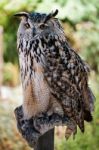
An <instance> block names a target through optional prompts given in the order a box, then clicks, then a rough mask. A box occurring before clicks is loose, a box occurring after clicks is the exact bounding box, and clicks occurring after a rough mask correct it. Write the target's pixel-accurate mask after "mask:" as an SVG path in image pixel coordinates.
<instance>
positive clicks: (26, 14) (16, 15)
mask: <svg viewBox="0 0 99 150" xmlns="http://www.w3.org/2000/svg"><path fill="white" fill-rule="evenodd" d="M14 16H15V17H26V18H28V17H29V13H27V12H19V13H16V14H14Z"/></svg>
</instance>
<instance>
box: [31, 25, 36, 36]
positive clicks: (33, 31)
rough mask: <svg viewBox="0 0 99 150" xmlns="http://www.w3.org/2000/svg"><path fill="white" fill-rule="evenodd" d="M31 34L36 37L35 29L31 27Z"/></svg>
mask: <svg viewBox="0 0 99 150" xmlns="http://www.w3.org/2000/svg"><path fill="white" fill-rule="evenodd" d="M32 34H33V36H35V35H36V28H35V27H33V29H32Z"/></svg>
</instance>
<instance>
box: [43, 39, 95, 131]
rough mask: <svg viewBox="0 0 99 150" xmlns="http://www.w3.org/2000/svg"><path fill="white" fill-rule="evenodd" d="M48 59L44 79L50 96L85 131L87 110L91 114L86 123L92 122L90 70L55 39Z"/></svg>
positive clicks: (62, 42)
mask: <svg viewBox="0 0 99 150" xmlns="http://www.w3.org/2000/svg"><path fill="white" fill-rule="evenodd" d="M45 58H46V59H45V60H46V65H45V69H44V75H45V78H46V81H47V83H48V85H49V87H50V91H51V93H52V94H53V95H54V96H55V97H56V98H57V100H58V101H59V102H60V103H61V105H62V106H63V109H64V112H65V113H66V114H67V115H68V116H70V117H73V118H74V119H75V121H76V123H77V124H78V125H79V127H80V128H81V130H82V131H83V130H84V118H85V116H84V115H85V114H84V112H85V110H86V111H87V112H88V113H89V116H87V117H86V120H87V119H89V120H91V119H92V117H91V114H90V101H91V100H90V99H92V97H90V96H89V95H91V94H90V90H89V88H88V83H87V80H88V70H86V68H87V66H86V65H85V63H84V62H83V61H82V60H81V58H80V57H79V56H78V55H77V54H76V53H75V51H74V50H72V49H71V48H70V46H69V45H68V43H67V42H66V41H61V40H58V41H57V40H56V39H53V40H52V39H51V40H49V44H48V46H47V47H46V51H45ZM88 117H89V118H88Z"/></svg>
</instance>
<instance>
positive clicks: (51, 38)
mask: <svg viewBox="0 0 99 150" xmlns="http://www.w3.org/2000/svg"><path fill="white" fill-rule="evenodd" d="M57 14H58V10H56V11H54V12H51V13H49V14H45V13H34V12H33V13H28V12H19V13H17V14H15V16H17V17H20V18H21V22H20V25H19V28H18V32H17V49H18V54H19V64H20V74H21V80H22V87H23V96H24V100H23V113H24V119H27V120H28V119H30V118H31V117H36V116H39V115H40V114H42V113H47V114H48V115H51V114H53V113H57V114H59V115H61V116H64V115H66V116H68V117H69V119H70V121H71V124H69V125H67V129H66V133H65V136H66V138H67V139H68V138H69V136H70V135H71V134H73V135H75V134H76V132H77V126H78V127H79V128H80V129H81V131H82V132H84V121H88V122H90V121H92V114H91V113H92V111H93V109H94V95H93V93H92V91H91V89H90V88H89V86H88V74H89V70H90V69H89V67H88V65H87V64H86V63H85V62H84V61H83V60H82V59H81V58H80V56H79V55H78V54H77V53H76V52H75V51H74V50H73V49H72V48H71V47H70V45H69V44H68V41H67V39H66V36H65V33H64V30H63V28H62V25H61V23H60V21H59V20H58V19H57V18H56V17H55V16H56V15H57Z"/></svg>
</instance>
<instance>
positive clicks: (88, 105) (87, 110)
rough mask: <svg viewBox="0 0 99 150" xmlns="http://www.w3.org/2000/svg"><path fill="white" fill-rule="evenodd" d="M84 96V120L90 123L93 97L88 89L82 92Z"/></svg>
mask: <svg viewBox="0 0 99 150" xmlns="http://www.w3.org/2000/svg"><path fill="white" fill-rule="evenodd" d="M84 95H85V106H84V120H86V121H87V122H91V121H92V120H93V117H92V114H91V113H92V111H94V101H95V97H94V95H93V93H92V91H91V89H90V88H89V87H88V89H87V90H86V91H85V92H84Z"/></svg>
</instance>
